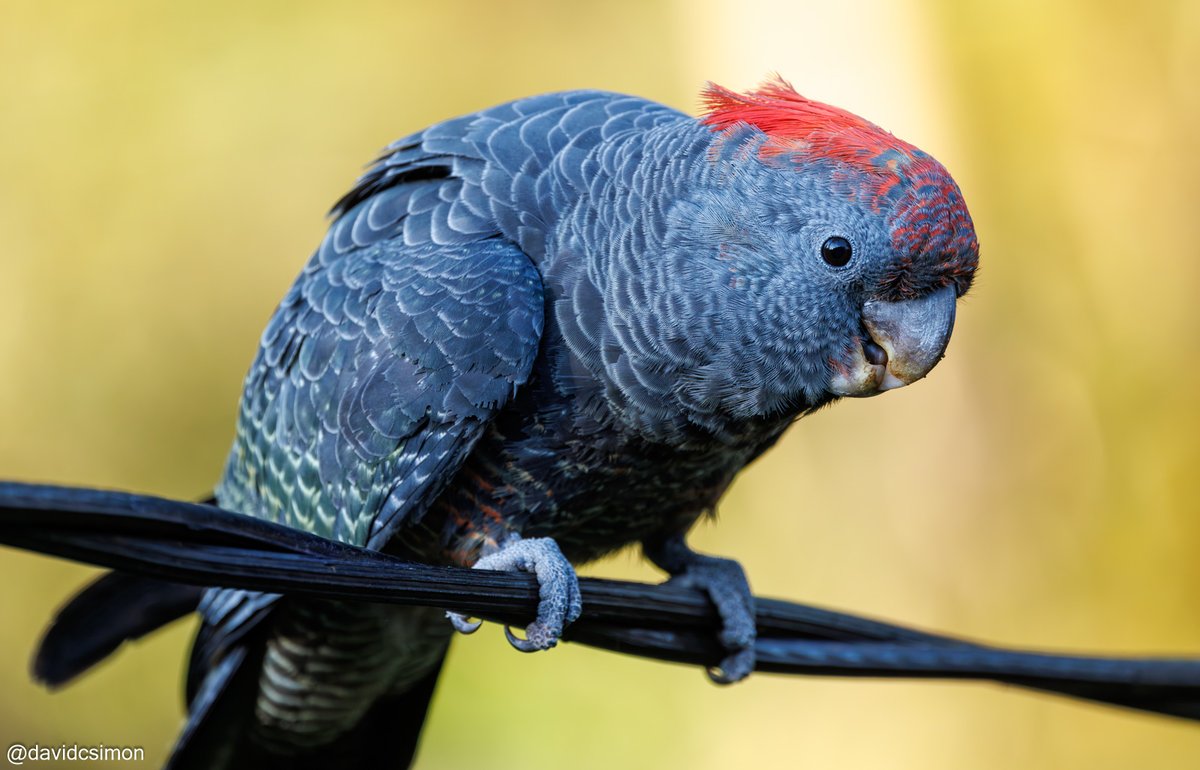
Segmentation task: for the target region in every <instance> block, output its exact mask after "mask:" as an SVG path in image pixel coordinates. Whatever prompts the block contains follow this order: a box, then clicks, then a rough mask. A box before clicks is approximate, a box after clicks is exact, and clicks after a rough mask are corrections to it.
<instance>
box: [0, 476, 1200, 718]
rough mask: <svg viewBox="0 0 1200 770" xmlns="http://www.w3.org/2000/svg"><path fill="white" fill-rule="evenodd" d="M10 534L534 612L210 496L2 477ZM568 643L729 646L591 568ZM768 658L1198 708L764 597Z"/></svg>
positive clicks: (1140, 673) (480, 607)
mask: <svg viewBox="0 0 1200 770" xmlns="http://www.w3.org/2000/svg"><path fill="white" fill-rule="evenodd" d="M0 543H3V544H5V545H10V546H15V547H18V548H24V549H26V550H30V551H36V552H39V553H44V554H49V555H52V556H59V557H62V558H67V559H72V560H75V561H81V562H85V563H88V564H95V565H99V566H103V567H109V568H112V569H117V570H122V571H126V572H131V573H138V574H142V575H148V576H151V577H158V578H161V579H164V580H171V581H175V582H180V583H191V584H194V585H203V586H225V587H231V588H246V589H252V590H259V591H267V592H272V593H288V594H294V595H306V596H320V597H325V598H336V599H343V600H347V601H369V602H380V603H390V604H406V605H424V606H434V607H440V608H443V609H447V610H454V611H456V612H463V613H467V614H469V615H472V616H475V617H481V618H485V619H487V620H492V621H496V622H500V623H506V624H509V625H524V624H526V623H528V622H529V621H531V620H532V619H533V617H534V615H535V613H536V608H537V602H538V591H537V582H536V580H535V578H534V577H533V576H532V575H528V574H523V573H504V572H491V571H485V570H470V569H464V568H458V567H436V566H430V565H425V564H414V563H411V562H405V561H403V560H400V559H397V558H395V557H392V556H388V555H386V554H382V553H379V552H377V551H370V550H367V549H364V548H358V547H355V546H351V545H346V544H344V543H338V542H335V541H331V540H327V539H324V538H321V537H317V536H315V535H312V534H309V533H306V532H301V531H299V530H295V529H291V528H288V527H283V526H280V525H276V524H272V523H270V522H266V521H262V520H259V519H254V518H251V517H248V516H243V515H241V514H237V513H232V512H229V511H224V510H221V509H219V508H215V507H213V506H209V505H197V504H193V503H185V502H180V501H174V500H166V499H162V498H155V497H149V496H144V495H134V494H128V493H123V492H105V491H100V490H92V489H77V488H71V487H56V486H41V485H30V484H15V483H0ZM580 588H581V591H582V595H583V606H584V613H583V615H582V616H581V617H580V618H579V620H577V621H576V622H575V623H574V624H572V625H571V626H570V627H569V628H568V629H567V633H566V634H565V635H564V639H565V640H567V641H573V642H579V643H583V644H588V645H592V646H596V647H601V648H604V649H610V650H615V651H618V652H623V653H627V654H633V655H640V656H643V657H649V658H655V659H660V660H668V661H676V662H681V663H688V664H695V665H701V666H712V665H715V664H716V662H717V661H719V660H721V658H722V657H723V656H724V651H723V650H722V649H721V648H720V646H719V645H718V643H717V641H716V639H717V635H716V631H717V629H718V626H719V619H718V617H717V615H716V612H715V610H714V609H713V607H712V605H711V603H710V602H709V601H708V599H707V597H706V596H705V595H704V594H703V593H701V592H699V591H696V590H694V589H689V588H683V587H681V586H678V585H672V584H669V583H668V584H660V585H649V584H644V583H634V582H625V581H614V580H600V579H594V578H584V579H582V580H581V581H580ZM756 604H757V612H756V621H757V625H758V635H759V636H758V641H757V643H756V650H755V652H756V656H757V666H756V668H757V670H759V671H764V672H772V673H784V674H807V675H834V676H858V677H862V676H870V677H889V678H895V677H907V678H941V679H991V680H995V681H999V682H1004V683H1008V684H1016V685H1020V686H1023V687H1031V688H1034V689H1039V690H1046V691H1050V692H1055V693H1058V694H1063V695H1068V696H1071V697H1078V698H1086V699H1090V700H1096V701H1101V702H1105V703H1110V704H1114V705H1119V706H1125V707H1130V708H1137V709H1143V710H1148V711H1154V712H1158V713H1164V714H1171V715H1175V716H1182V717H1185V718H1189V719H1197V720H1200V660H1196V659H1166V658H1115V657H1094V656H1073V655H1051V654H1046V653H1033V652H1022V651H1016V650H1006V649H1001V648H996V647H991V646H987V645H982V644H976V643H973V642H967V641H963V640H959V639H954V638H951V637H946V636H941V635H938V634H931V633H926V632H922V631H917V630H914V629H910V628H905V627H903V626H897V625H893V624H890V623H883V622H879V621H874V620H869V619H866V618H862V617H859V616H855V615H850V614H847V613H842V612H836V611H833V610H826V609H821V608H818V607H812V606H808V605H802V604H795V603H791V602H784V601H779V600H772V599H757V600H756Z"/></svg>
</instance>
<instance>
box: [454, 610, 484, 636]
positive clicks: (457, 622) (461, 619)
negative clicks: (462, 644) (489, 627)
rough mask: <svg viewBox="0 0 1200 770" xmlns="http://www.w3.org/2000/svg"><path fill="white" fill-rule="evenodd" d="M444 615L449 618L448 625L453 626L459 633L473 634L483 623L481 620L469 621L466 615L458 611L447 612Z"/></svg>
mask: <svg viewBox="0 0 1200 770" xmlns="http://www.w3.org/2000/svg"><path fill="white" fill-rule="evenodd" d="M446 617H447V618H449V619H450V625H452V626H454V630H455V631H457V632H458V633H460V634H473V633H475V632H476V631H478V630H479V627H480V626H482V625H483V621H482V620H476V621H470V620H467V616H466V615H463V614H461V613H458V612H447V613H446Z"/></svg>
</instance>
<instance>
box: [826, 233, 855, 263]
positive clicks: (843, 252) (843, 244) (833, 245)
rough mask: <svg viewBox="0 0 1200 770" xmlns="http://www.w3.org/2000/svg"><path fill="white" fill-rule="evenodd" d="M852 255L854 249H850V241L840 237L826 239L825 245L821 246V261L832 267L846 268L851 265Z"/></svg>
mask: <svg viewBox="0 0 1200 770" xmlns="http://www.w3.org/2000/svg"><path fill="white" fill-rule="evenodd" d="M852 255H853V249H851V248H850V241H848V240H846V239H845V238H843V237H842V236H840V235H835V236H833V237H832V238H826V239H825V243H823V244H821V259H823V260H825V264H827V265H830V266H832V267H845V266H846V265H848V264H849V263H850V257H851V256H852Z"/></svg>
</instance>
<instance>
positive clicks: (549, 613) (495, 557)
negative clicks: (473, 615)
mask: <svg viewBox="0 0 1200 770" xmlns="http://www.w3.org/2000/svg"><path fill="white" fill-rule="evenodd" d="M473 568H474V569H491V570H497V571H500V572H532V573H533V574H534V575H536V576H537V581H538V595H539V601H538V611H537V619H536V620H534V621H533V622H532V623H530V624H529V625H528V626H526V627H525V638H524V639H521V638H520V637H518V636H517V635H516V634H514V633H513V632H512V629H511V628H509V627H508V626H505V627H504V635H505V636H506V637H508V641H509V644H511V645H512V646H513V647H515V648H517V649H518V650H520V651H521V652H536V651H537V650H548V649H550V648H551V647H553V646H554V645H556V644H558V640H559V637H561V636H562V632H563V628H564V627H565V626H566V625H567V624H568V623H570V622H572V621H573V620H575V619H576V618H578V617H579V613H580V612H582V611H583V602H582V600H581V599H580V594H579V578H578V577H576V576H575V568H574V567H572V566H571V562H569V561H567V557H565V556H563V554H562V551H560V550H559V548H558V544H557V543H555V542H554V540H552V539H551V538H548V537H534V538H530V539H529V540H522V539H521V538H520V536H518V535H515V534H514V535H511V536H510V537H509V538H508V539H507V540H505V541H504V545H502V546H501V547H500V550H498V551H496V552H495V553H491V554H488V555H487V556H484V557H483V558H481V559H480V560H479V561H477V562H475V564H474V566H473ZM446 617H448V618H449V619H450V623H451V624H452V625H453V626H454V627H455V628H456V629H457V630H458V631H460V632H461V633H464V634H470V633H473V632H474V631H476V630H478V628H479V626H480V625H481V623H482V621H469V620H467V618H466V617H465V616H463V615H461V614H459V613H457V612H447V613H446Z"/></svg>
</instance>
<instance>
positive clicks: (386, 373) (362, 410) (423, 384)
mask: <svg viewBox="0 0 1200 770" xmlns="http://www.w3.org/2000/svg"><path fill="white" fill-rule="evenodd" d="M441 187H442V186H441V185H422V184H402V185H399V186H396V187H392V188H389V189H386V190H382V191H380V192H378V193H376V194H375V195H374V196H372V197H371V198H369V199H368V200H366V201H364V202H362V203H360V204H359V205H358V206H356V207H355V208H354V209H352V210H351V211H349V212H347V213H346V214H345V215H344V216H343V217H342V219H341V220H339V222H338V223H337V224H336V225H335V226H334V228H333V229H332V230H331V232H330V236H329V237H328V238H327V239H326V242H325V243H324V244H323V245H322V247H321V248H320V249H319V250H318V252H317V254H316V255H315V256H314V257H313V259H312V261H311V262H310V263H309V265H308V266H307V267H306V268H305V271H304V273H303V274H302V275H301V276H300V278H299V280H298V281H297V282H296V284H295V286H293V287H292V289H291V291H290V292H288V294H287V296H286V297H285V298H284V300H283V302H282V304H281V305H280V307H279V309H278V310H277V311H276V314H275V316H274V318H272V320H271V322H270V324H269V325H268V327H267V329H266V331H265V332H264V333H263V337H262V345H261V347H260V350H259V354H258V356H257V358H256V359H255V361H254V364H253V365H252V367H251V370H250V374H249V375H248V377H247V381H246V388H245V396H244V398H243V401H242V406H241V414H240V416H239V423H238V435H237V439H236V442H235V445H234V452H233V453H232V455H231V457H230V462H229V466H228V468H227V470H226V474H225V478H224V480H223V481H222V484H221V486H220V487H219V488H218V497H219V499H220V500H221V504H222V505H223V506H224V507H227V508H233V509H234V510H241V511H242V512H244V513H249V514H252V515H257V516H261V517H265V518H270V519H273V520H275V521H279V522H281V523H285V524H288V525H290V526H293V527H296V528H298V529H303V530H306V531H309V532H315V533H317V534H320V535H324V536H326V537H330V538H334V539H337V540H341V541H344V542H349V543H354V544H356V545H366V546H369V547H372V548H379V547H382V545H383V544H384V543H386V542H387V540H388V539H389V538H390V536H391V535H392V533H393V532H394V531H395V529H396V528H397V527H398V526H400V525H402V524H403V523H405V522H415V521H417V520H419V518H420V516H421V514H422V513H423V512H424V510H425V508H426V507H427V506H428V505H429V504H430V503H431V502H432V501H433V499H434V498H435V497H436V496H437V494H438V493H439V492H440V491H441V490H442V488H443V487H444V486H445V484H446V483H447V482H448V481H449V479H450V478H451V477H453V475H454V474H455V473H456V471H457V470H458V467H459V466H460V465H461V463H462V462H463V460H464V459H465V458H466V456H467V455H468V454H469V453H470V451H471V448H472V446H473V445H474V443H475V441H476V440H477V439H478V437H479V436H480V434H481V433H482V431H483V429H484V427H485V426H486V425H487V423H488V421H489V420H490V419H491V417H492V415H494V414H495V413H496V411H497V410H498V409H499V408H500V407H501V406H503V405H504V403H505V402H506V401H507V400H508V399H509V398H510V397H511V396H512V395H513V393H514V392H515V391H516V389H517V388H518V387H520V386H521V385H522V384H523V383H524V382H525V380H526V378H527V377H528V375H529V372H530V369H531V368H532V364H533V359H534V357H535V356H536V355H537V349H538V342H539V340H540V337H541V332H542V315H543V310H542V305H543V299H542V283H541V278H540V276H539V274H538V272H537V270H536V268H535V267H534V266H533V264H532V262H531V261H530V260H529V258H528V257H527V256H526V255H525V254H524V253H523V252H522V251H521V250H520V249H519V248H518V247H517V246H516V245H514V244H512V243H511V242H509V241H507V240H506V239H504V238H503V237H500V236H495V235H494V236H492V237H484V238H482V239H479V240H475V241H469V242H465V243H452V244H436V243H433V242H431V241H429V240H425V239H421V238H418V237H412V238H410V237H409V236H408V234H407V231H406V230H403V224H401V225H400V227H401V232H399V233H395V232H392V233H391V237H385V238H381V237H379V236H380V235H382V234H388V232H389V230H394V228H395V227H396V226H397V222H398V221H399V222H401V223H402V222H403V221H404V220H406V219H409V218H410V217H411V215H410V214H409V213H408V212H410V211H411V210H413V208H414V198H416V197H417V196H421V197H422V198H425V199H428V200H427V203H428V204H429V205H431V206H436V205H437V204H438V202H439V200H440V199H439V197H438V196H439V190H441ZM415 205H416V208H417V209H420V208H421V206H423V205H425V204H423V203H420V202H417V203H416V204H415ZM451 224H452V223H451Z"/></svg>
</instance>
